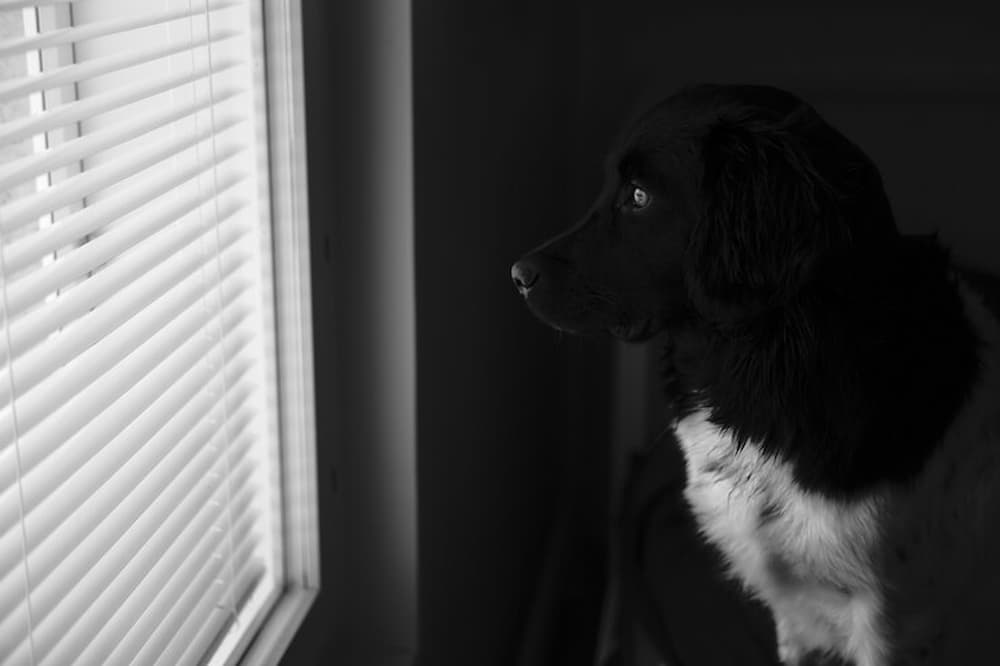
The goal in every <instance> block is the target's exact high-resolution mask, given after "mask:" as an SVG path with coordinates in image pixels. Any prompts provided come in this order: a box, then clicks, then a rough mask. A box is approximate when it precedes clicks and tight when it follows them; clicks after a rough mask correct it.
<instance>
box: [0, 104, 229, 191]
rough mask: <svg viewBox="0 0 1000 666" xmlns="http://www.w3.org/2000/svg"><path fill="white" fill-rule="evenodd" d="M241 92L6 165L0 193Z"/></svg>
mask: <svg viewBox="0 0 1000 666" xmlns="http://www.w3.org/2000/svg"><path fill="white" fill-rule="evenodd" d="M242 92H245V91H243V90H241V89H239V88H234V87H229V86H227V87H223V88H221V89H220V90H218V91H216V92H215V93H214V94H213V95H212V96H211V97H208V96H206V97H204V98H202V99H198V100H195V101H194V102H190V103H188V104H178V105H169V106H165V107H163V108H162V109H159V110H156V111H153V112H150V113H147V114H144V115H140V116H138V117H136V118H134V119H132V120H129V121H126V122H122V123H119V124H117V125H115V126H113V127H109V128H107V129H104V130H98V131H96V132H90V133H88V134H84V135H83V136H81V137H79V138H77V139H72V140H70V141H67V142H65V143H61V144H59V145H58V146H56V147H55V148H51V149H49V150H46V151H43V152H39V153H34V154H32V155H26V156H24V157H22V158H21V159H18V160H14V161H12V162H9V163H8V164H7V165H5V166H0V191H3V190H7V189H9V188H11V187H13V186H14V185H16V184H17V183H23V182H25V181H27V180H30V179H32V178H35V177H36V176H40V175H42V174H45V173H48V172H49V171H52V170H53V169H57V168H59V167H61V166H65V165H67V164H69V163H71V162H78V161H80V160H83V159H85V158H87V157H91V156H93V155H96V154H97V153H99V152H101V151H103V150H108V149H110V148H114V147H116V146H120V145H122V144H124V143H125V142H127V141H130V140H132V139H135V138H137V137H140V136H142V135H143V134H147V133H149V132H152V131H154V130H157V129H161V128H163V127H166V126H168V125H170V124H171V123H173V122H176V121H178V120H182V119H184V118H186V117H188V116H191V115H194V114H195V113H197V112H198V111H202V110H204V109H208V108H210V107H211V106H213V105H215V104H221V103H222V102H225V101H227V100H230V99H232V98H234V97H236V96H237V95H238V94H240V93H242Z"/></svg>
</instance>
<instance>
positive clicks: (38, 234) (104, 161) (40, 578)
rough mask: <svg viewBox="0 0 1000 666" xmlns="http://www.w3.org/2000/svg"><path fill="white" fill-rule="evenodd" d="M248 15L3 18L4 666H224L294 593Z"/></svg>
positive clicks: (187, 2)
mask: <svg viewBox="0 0 1000 666" xmlns="http://www.w3.org/2000/svg"><path fill="white" fill-rule="evenodd" d="M262 50H263V26H262V9H261V6H260V2H259V0H128V1H127V2H125V1H114V0H77V1H76V2H65V1H58V0H43V1H36V2H23V1H21V0H0V121H2V122H0V664H2V665H8V664H9V665H15V664H16V665H18V666H20V665H21V664H52V665H56V666H64V665H66V664H84V665H93V664H142V665H143V666H145V665H148V664H164V665H171V666H172V665H174V664H187V663H192V664H193V663H206V662H208V663H232V661H233V660H234V659H235V658H237V657H238V654H237V652H238V646H239V645H241V644H245V643H246V641H247V639H248V636H250V635H252V633H253V632H254V631H255V628H256V627H258V626H259V625H260V623H261V622H262V620H263V618H264V616H265V615H266V613H267V612H268V610H269V608H270V607H271V606H272V604H274V602H275V600H276V599H277V598H278V595H279V593H280V591H281V581H282V580H283V572H282V567H283V564H282V561H283V548H284V546H283V544H282V534H283V526H282V517H281V510H280V504H281V496H282V494H281V491H282V489H281V487H280V485H281V481H280V479H281V474H280V469H279V461H280V449H279V444H280V442H279V441H278V440H279V437H278V433H279V432H280V429H279V417H278V402H277V398H276V395H277V389H276V386H275V384H276V380H275V377H276V374H277V373H276V353H275V335H274V327H275V321H274V312H273V303H272V302H271V301H272V299H273V296H272V294H273V293H274V292H273V279H274V278H273V269H272V257H271V248H272V244H271V228H270V223H271V222H270V205H269V198H268V197H269V181H268V154H267V105H266V96H265V91H264V87H263V86H264V75H263V64H262Z"/></svg>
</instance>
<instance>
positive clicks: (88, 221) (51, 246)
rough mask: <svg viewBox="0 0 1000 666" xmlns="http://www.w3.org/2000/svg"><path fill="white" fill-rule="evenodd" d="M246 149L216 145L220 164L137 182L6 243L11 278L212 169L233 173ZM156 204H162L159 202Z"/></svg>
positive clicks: (181, 207) (182, 209) (181, 206)
mask: <svg viewBox="0 0 1000 666" xmlns="http://www.w3.org/2000/svg"><path fill="white" fill-rule="evenodd" d="M245 150H246V146H240V145H239V144H234V145H223V146H217V147H216V153H217V154H216V160H217V161H216V162H215V163H214V164H213V163H208V164H192V165H190V166H187V167H183V168H180V169H176V170H173V171H171V173H170V175H169V176H164V175H162V174H156V176H155V177H150V178H146V179H144V180H142V181H138V182H136V184H135V186H134V187H130V188H128V190H127V191H125V192H118V193H115V195H114V196H110V197H107V198H105V199H101V200H100V201H98V202H97V203H94V204H91V205H89V206H87V207H86V208H83V209H82V210H79V211H77V212H75V213H72V214H70V215H67V216H66V217H64V218H62V219H60V220H59V224H52V225H49V226H46V227H43V228H41V229H39V230H38V231H35V232H33V233H31V234H30V235H28V236H25V237H24V238H20V239H18V240H16V241H14V242H12V243H7V244H5V245H4V247H3V258H4V268H6V270H7V273H8V275H11V276H14V275H16V274H17V273H19V272H20V271H22V270H24V269H25V268H28V267H32V264H34V263H35V262H38V261H41V260H42V258H44V257H45V256H47V255H50V254H52V253H54V252H55V251H56V250H58V249H60V248H63V247H65V246H67V245H69V244H71V243H74V242H77V241H80V240H83V239H84V238H85V237H86V236H87V235H88V234H92V233H94V232H95V231H98V230H99V229H101V228H102V227H104V226H106V225H108V224H110V223H111V222H112V220H117V219H118V218H121V217H124V216H125V215H126V214H128V213H130V212H132V211H134V210H136V209H137V208H140V207H141V206H143V205H144V204H151V203H154V200H155V199H157V198H159V197H161V196H163V195H165V194H167V193H169V192H171V191H172V190H174V189H175V188H178V187H180V186H182V185H184V184H186V183H188V181H191V180H194V179H195V178H198V177H201V176H204V175H206V174H209V173H211V171H212V170H213V169H221V170H222V171H224V172H225V173H231V172H232V171H233V169H234V167H233V166H232V165H230V164H228V162H229V160H231V159H232V158H234V157H235V156H237V155H240V154H241V153H243V152H244V151H245ZM198 203H201V200H200V199H199V200H198V201H197V202H195V201H193V202H191V206H190V207H186V206H185V205H184V204H182V203H180V202H177V204H176V206H177V207H176V208H172V209H170V210H173V211H174V214H176V215H178V216H180V215H182V214H183V213H185V212H187V211H189V210H191V208H193V207H194V206H196V205H198ZM157 205H158V206H159V205H160V204H159V202H157ZM167 212H169V211H164V210H161V211H160V213H161V214H167ZM146 214H147V215H148V214H149V213H146Z"/></svg>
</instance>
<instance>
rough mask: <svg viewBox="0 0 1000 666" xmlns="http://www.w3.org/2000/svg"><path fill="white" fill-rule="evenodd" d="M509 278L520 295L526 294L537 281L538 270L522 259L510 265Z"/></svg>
mask: <svg viewBox="0 0 1000 666" xmlns="http://www.w3.org/2000/svg"><path fill="white" fill-rule="evenodd" d="M510 279H511V280H513V281H514V286H515V287H517V290H518V291H519V292H521V295H522V296H527V295H528V292H529V291H531V288H532V287H534V286H535V283H536V282H538V270H537V269H536V268H535V267H534V266H532V265H531V264H530V263H529V262H527V261H525V260H524V259H522V260H521V261H519V262H517V263H516V264H514V265H513V266H511V267H510Z"/></svg>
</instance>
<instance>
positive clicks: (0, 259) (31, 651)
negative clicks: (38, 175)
mask: <svg viewBox="0 0 1000 666" xmlns="http://www.w3.org/2000/svg"><path fill="white" fill-rule="evenodd" d="M0 298H2V299H3V335H4V345H5V346H6V347H7V383H8V388H9V390H10V423H11V429H12V430H13V437H14V473H15V474H16V476H17V479H16V482H17V511H18V525H19V527H20V530H21V562H22V564H23V566H22V567H21V571H22V572H23V573H24V601H25V610H26V613H27V621H28V656H29V659H30V663H31V664H32V666H34V665H35V664H36V663H37V662H36V661H35V620H34V614H33V613H32V608H31V572H30V571H29V569H28V530H27V527H26V526H25V521H24V517H25V510H24V484H23V483H22V479H23V478H24V474H23V472H22V468H21V438H20V436H19V435H18V432H19V431H18V427H17V393H15V392H14V350H13V348H12V345H11V342H10V321H9V318H8V316H7V314H8V313H9V312H10V310H9V309H8V308H7V269H6V266H5V264H4V234H3V232H0Z"/></svg>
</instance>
